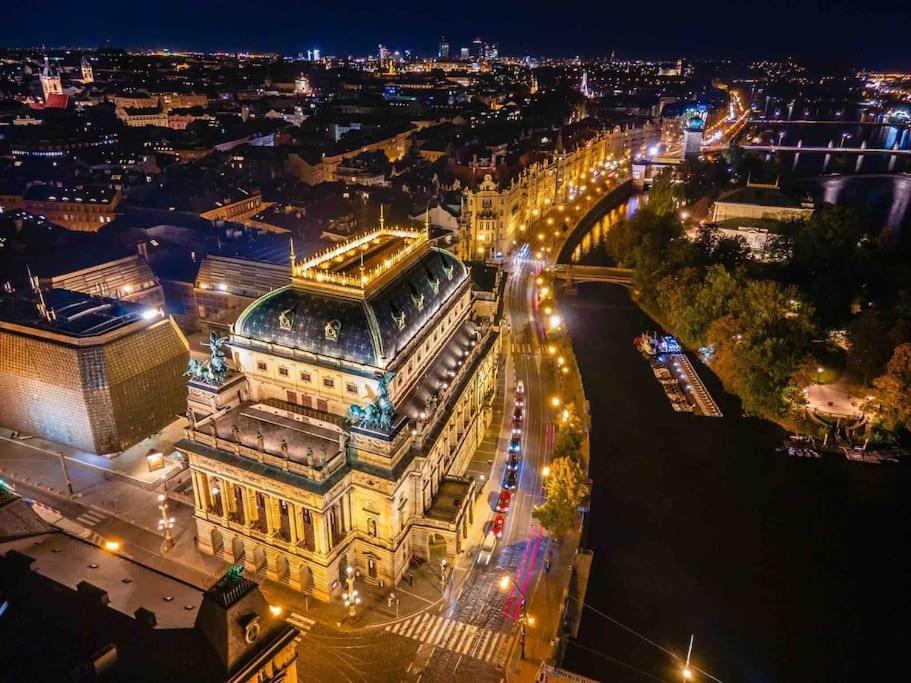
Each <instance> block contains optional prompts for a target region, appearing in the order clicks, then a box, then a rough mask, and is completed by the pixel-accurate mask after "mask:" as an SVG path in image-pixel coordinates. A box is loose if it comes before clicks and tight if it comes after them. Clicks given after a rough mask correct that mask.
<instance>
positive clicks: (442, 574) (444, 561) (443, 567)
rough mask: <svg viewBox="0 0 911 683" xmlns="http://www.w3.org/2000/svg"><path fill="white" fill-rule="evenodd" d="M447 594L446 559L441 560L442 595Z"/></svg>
mask: <svg viewBox="0 0 911 683" xmlns="http://www.w3.org/2000/svg"><path fill="white" fill-rule="evenodd" d="M445 592H446V558H445V557H444V558H442V559H441V560H440V594H441V595H442V594H443V593H445Z"/></svg>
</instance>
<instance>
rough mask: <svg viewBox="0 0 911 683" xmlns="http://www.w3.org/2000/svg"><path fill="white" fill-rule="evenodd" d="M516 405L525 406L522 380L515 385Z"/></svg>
mask: <svg viewBox="0 0 911 683" xmlns="http://www.w3.org/2000/svg"><path fill="white" fill-rule="evenodd" d="M516 405H517V406H524V405H525V384H523V383H522V380H519V382H518V383H517V384H516Z"/></svg>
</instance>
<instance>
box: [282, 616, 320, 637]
mask: <svg viewBox="0 0 911 683" xmlns="http://www.w3.org/2000/svg"><path fill="white" fill-rule="evenodd" d="M285 621H287V622H288V623H289V624H291V625H292V626H296V627H297V629H298V630H299V631H300V632H301V633H306V632H307V631H309V630H310V629H311V628H312V627H313V624H315V623H316V621H315V620H313V619H311V618H310V617H305V616H304V615H303V614H298V613H297V612H288V616H287V617H285Z"/></svg>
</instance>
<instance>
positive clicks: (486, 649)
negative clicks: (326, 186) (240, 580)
mask: <svg viewBox="0 0 911 683" xmlns="http://www.w3.org/2000/svg"><path fill="white" fill-rule="evenodd" d="M289 620H290V618H289ZM385 630H386V631H388V632H389V633H394V634H396V635H399V636H403V637H405V638H411V639H413V640H417V641H419V642H422V643H426V644H427V645H432V646H434V647H439V648H442V649H444V650H449V651H451V652H455V653H457V654H461V655H466V656H468V657H473V658H474V659H479V660H481V661H484V662H490V663H492V664H497V665H500V664H503V662H504V661H505V659H506V656H507V655H508V654H509V646H510V638H511V635H510V634H509V633H503V632H502V631H493V630H491V629H488V628H483V627H481V626H476V625H474V624H467V623H465V622H464V621H458V620H457V619H444V618H443V617H441V616H439V615H436V614H430V613H429V612H424V613H422V614H418V615H415V616H413V617H410V618H408V619H404V620H402V621H398V622H396V623H394V624H390V625H389V626H387V627H386V628H385Z"/></svg>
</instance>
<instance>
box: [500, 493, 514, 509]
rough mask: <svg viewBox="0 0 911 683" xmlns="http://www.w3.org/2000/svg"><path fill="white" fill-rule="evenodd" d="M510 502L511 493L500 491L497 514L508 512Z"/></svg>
mask: <svg viewBox="0 0 911 683" xmlns="http://www.w3.org/2000/svg"><path fill="white" fill-rule="evenodd" d="M511 501H512V491H510V490H509V489H503V490H502V491H500V497H499V498H497V512H508V511H509V503H510V502H511Z"/></svg>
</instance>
